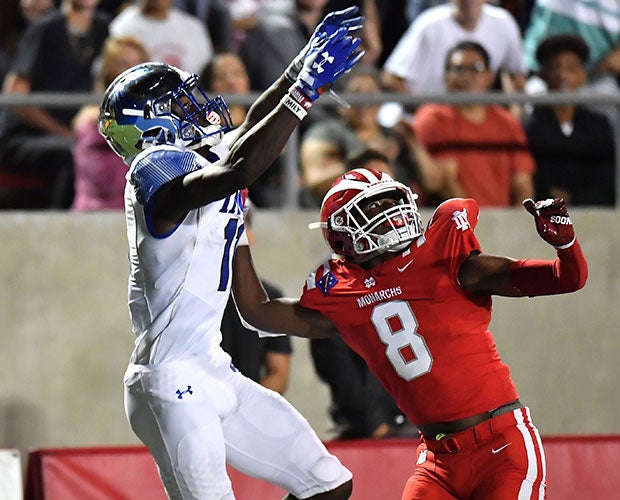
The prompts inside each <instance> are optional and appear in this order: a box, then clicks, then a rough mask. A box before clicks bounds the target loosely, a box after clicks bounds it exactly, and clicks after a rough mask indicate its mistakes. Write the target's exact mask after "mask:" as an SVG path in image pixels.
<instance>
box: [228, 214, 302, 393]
mask: <svg viewBox="0 0 620 500" xmlns="http://www.w3.org/2000/svg"><path fill="white" fill-rule="evenodd" d="M247 203H248V202H246V207H248V212H247V214H246V216H245V223H244V224H245V231H246V234H247V237H248V242H249V244H250V246H252V245H254V243H255V241H256V235H255V234H254V231H253V230H252V217H253V216H254V215H253V211H254V209H253V208H252V205H251V204H250V205H249V206H248V204H247ZM262 283H263V287H264V288H265V290H266V291H267V294H268V295H269V298H271V299H275V298H278V297H282V296H283V294H282V292H281V291H280V290H279V289H278V288H276V287H275V286H273V285H271V284H270V283H267V282H265V281H264V280H263V281H262ZM221 346H222V349H224V350H225V351H226V352H227V353H228V354H230V356H231V357H232V362H233V365H235V367H236V368H237V369H238V370H239V371H240V372H241V373H243V374H244V375H245V376H246V377H249V378H251V379H252V380H254V381H255V382H258V383H259V384H261V385H262V386H264V387H267V388H268V389H272V390H274V391H276V392H279V393H280V394H284V392H285V391H286V388H287V387H288V384H289V377H290V371H291V355H292V353H293V348H292V346H291V339H290V337H289V336H288V335H282V336H267V337H260V336H259V335H257V332H256V331H255V330H250V329H248V328H246V327H245V326H244V325H243V323H242V321H241V319H240V318H239V313H238V312H237V308H236V306H235V303H234V300H233V297H232V295H231V296H230V299H229V300H228V304H227V305H226V310H225V311H224V317H223V318H222V342H221Z"/></svg>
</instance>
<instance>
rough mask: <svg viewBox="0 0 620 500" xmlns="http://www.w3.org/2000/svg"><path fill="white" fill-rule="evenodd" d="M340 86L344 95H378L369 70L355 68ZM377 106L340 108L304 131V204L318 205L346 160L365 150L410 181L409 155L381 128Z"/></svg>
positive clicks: (373, 72) (372, 70) (376, 80)
mask: <svg viewBox="0 0 620 500" xmlns="http://www.w3.org/2000/svg"><path fill="white" fill-rule="evenodd" d="M341 82H342V90H343V91H344V92H345V93H351V94H371V95H372V94H379V93H381V86H380V83H379V75H378V72H377V70H376V69H375V68H374V67H372V66H368V65H365V66H360V67H358V68H356V69H355V70H354V71H352V72H351V73H350V74H349V75H345V76H344V77H343V78H342V80H341ZM379 106H380V105H379V104H368V105H354V106H351V107H349V108H345V107H343V106H339V107H338V114H339V117H335V118H329V119H325V120H322V121H320V122H318V123H315V124H313V125H312V126H311V127H309V128H308V129H307V130H306V132H305V133H304V136H303V139H302V142H301V148H300V163H301V171H302V176H303V181H304V185H305V187H306V188H307V190H308V191H309V194H310V196H309V198H310V199H309V200H306V202H305V204H307V205H314V206H318V205H320V203H321V201H322V200H323V196H324V195H325V193H326V192H327V190H328V189H329V187H330V186H331V184H332V182H333V181H334V179H336V177H338V176H339V175H342V174H343V173H344V172H345V169H346V168H347V167H346V162H347V160H348V159H349V158H350V157H351V156H353V155H355V154H357V153H359V152H360V151H362V150H363V149H364V148H372V149H376V150H378V151H381V152H382V153H384V154H385V155H386V156H387V157H388V159H389V161H390V162H393V163H394V166H395V170H396V172H397V174H396V177H397V178H398V179H399V180H401V181H403V182H404V181H406V182H409V181H410V178H411V177H412V172H413V171H414V167H413V163H412V161H411V159H410V156H409V151H408V150H407V149H406V148H405V147H404V145H403V143H402V142H401V141H400V140H399V138H398V136H397V135H396V134H395V133H394V132H393V131H392V130H390V129H386V128H383V127H381V125H380V124H379V122H378V112H379Z"/></svg>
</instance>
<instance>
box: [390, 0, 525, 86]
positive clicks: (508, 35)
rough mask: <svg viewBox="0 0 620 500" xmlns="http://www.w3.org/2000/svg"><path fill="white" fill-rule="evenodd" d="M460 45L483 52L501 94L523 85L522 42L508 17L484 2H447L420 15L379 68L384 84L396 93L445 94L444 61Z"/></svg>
mask: <svg viewBox="0 0 620 500" xmlns="http://www.w3.org/2000/svg"><path fill="white" fill-rule="evenodd" d="M463 40H472V41H476V42H478V43H480V44H481V45H482V46H484V47H487V48H488V51H489V55H490V59H491V68H490V69H491V71H493V72H494V73H498V72H499V73H500V79H501V86H502V88H503V89H504V90H505V91H511V90H522V89H523V86H524V84H525V63H524V60H523V55H522V54H523V41H522V38H521V34H520V31H519V26H518V25H517V22H516V21H515V19H514V18H513V17H512V15H511V14H510V12H508V11H507V10H506V9H503V8H501V7H496V6H494V5H490V4H488V3H486V2H485V0H452V1H451V2H449V3H446V4H444V5H437V6H436V7H431V8H429V9H427V10H425V11H424V12H422V13H421V14H420V15H419V16H418V17H417V18H416V19H415V20H414V21H413V22H412V23H411V25H410V26H409V28H408V29H407V31H406V32H405V34H404V35H403V36H402V38H401V39H400V41H399V42H398V44H397V45H396V47H395V48H394V50H393V51H392V53H391V54H390V56H389V57H388V58H387V60H386V62H385V65H384V66H383V78H382V80H383V84H384V85H385V86H386V87H387V88H388V89H390V90H393V91H396V92H410V93H423V92H445V91H446V87H445V82H444V61H445V59H446V54H447V53H448V50H449V49H450V48H451V47H453V46H455V45H456V44H457V43H459V42H461V41H463Z"/></svg>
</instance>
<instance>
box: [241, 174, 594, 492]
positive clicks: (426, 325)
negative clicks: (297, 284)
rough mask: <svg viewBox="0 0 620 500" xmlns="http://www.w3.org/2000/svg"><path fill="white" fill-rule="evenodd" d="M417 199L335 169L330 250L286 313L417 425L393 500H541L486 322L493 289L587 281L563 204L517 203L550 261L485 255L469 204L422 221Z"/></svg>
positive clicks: (534, 459)
mask: <svg viewBox="0 0 620 500" xmlns="http://www.w3.org/2000/svg"><path fill="white" fill-rule="evenodd" d="M415 198H416V196H415V195H414V194H413V193H412V192H411V190H410V189H409V188H408V187H407V186H405V185H404V184H402V183H400V182H397V181H394V180H393V179H392V178H391V177H389V176H388V175H387V174H384V173H381V172H378V171H374V170H368V169H355V170H352V171H349V172H347V173H345V174H343V175H342V176H341V177H339V178H338V179H337V180H336V181H335V182H334V184H333V185H332V188H331V189H330V191H329V192H328V193H327V194H326V196H325V198H324V200H323V204H322V207H321V222H320V223H319V224H318V225H319V226H320V227H321V228H322V230H323V234H324V237H325V239H326V241H327V243H328V245H329V247H330V248H331V250H332V251H333V252H334V253H335V254H337V258H333V259H330V260H329V261H327V262H325V263H324V264H323V265H322V266H321V267H319V269H317V271H316V272H315V273H313V274H311V275H310V277H309V278H308V280H307V281H306V284H305V286H304V289H303V293H302V296H301V298H300V300H299V303H294V306H293V308H292V309H293V310H294V311H295V317H296V319H300V318H301V319H303V321H307V322H308V323H309V324H313V325H315V326H316V328H315V329H310V328H308V331H307V332H306V333H305V334H303V335H305V336H313V335H319V334H320V332H321V329H320V327H319V326H317V325H320V324H321V322H323V324H322V326H321V327H322V328H324V330H323V333H325V332H326V331H327V329H328V326H327V325H331V326H333V327H335V328H336V329H337V330H338V331H339V334H340V335H341V336H342V338H343V339H344V341H345V342H346V343H347V344H348V345H349V346H350V347H351V348H352V349H354V350H355V351H356V352H357V353H358V354H360V355H361V356H362V357H363V358H364V359H365V361H366V363H367V364H368V366H369V367H370V369H371V370H372V371H373V372H374V373H375V375H376V376H377V377H378V378H379V379H380V380H381V381H382V383H383V384H384V385H385V387H386V389H387V390H388V392H390V394H391V395H392V396H393V397H394V399H395V400H396V402H397V404H398V405H399V407H400V408H401V410H403V412H404V413H405V414H406V415H407V416H408V417H409V419H410V420H411V421H412V422H413V423H415V424H416V425H417V426H418V428H419V429H420V431H421V442H420V446H419V448H418V459H417V465H416V468H415V471H414V473H413V475H412V476H411V478H410V479H409V481H408V482H407V485H406V487H405V491H404V493H403V499H407V500H411V499H422V498H424V499H441V500H443V499H470V498H472V499H473V498H476V499H483V498H484V499H493V500H497V499H500V500H504V499H505V500H508V499H511V500H513V499H514V500H516V499H526V498H537V499H538V498H544V495H545V456H544V451H543V448H542V443H541V439H540V436H539V433H538V431H537V429H536V427H535V426H534V424H533V423H532V419H531V416H530V411H529V409H528V408H527V407H526V406H524V405H523V404H522V403H521V402H520V401H519V395H518V393H517V390H516V388H515V385H514V383H513V381H512V379H511V377H510V373H509V368H508V366H506V365H505V364H504V363H503V362H502V360H501V358H500V356H499V354H498V352H497V350H496V347H495V342H494V340H493V336H492V335H491V332H490V331H489V323H490V321H491V296H492V295H502V296H509V297H525V296H530V297H533V296H538V295H552V294H561V293H568V292H573V291H576V290H579V289H580V288H582V287H583V286H584V285H585V282H586V278H587V263H586V260H585V257H584V255H583V253H582V251H581V248H580V246H579V242H578V241H577V240H576V238H575V234H574V230H573V225H572V222H571V219H570V217H569V215H568V212H567V210H566V207H565V204H564V201H563V200H562V199H553V200H551V199H550V200H544V201H538V202H534V201H533V200H530V199H528V200H525V201H524V203H523V204H524V206H525V208H526V209H527V210H528V211H529V212H530V213H531V214H532V215H533V216H534V219H535V223H536V228H537V231H538V233H539V234H540V236H541V237H542V238H543V239H544V240H545V241H546V242H547V243H549V244H551V245H553V246H554V247H555V248H556V252H557V258H556V259H555V260H533V259H523V260H515V259H512V258H509V257H502V256H496V255H490V254H485V253H483V252H482V250H481V247H480V244H479V242H478V240H477V238H476V236H475V234H474V229H475V227H476V224H477V222H478V215H479V210H478V204H477V203H476V201H474V200H472V199H460V198H459V199H450V200H447V201H445V202H444V203H442V204H441V205H440V206H439V207H438V208H437V209H436V210H435V212H434V214H433V216H432V218H431V220H430V221H429V223H428V225H427V226H426V228H425V229H423V226H422V222H421V220H420V216H419V212H418V209H417V206H416V203H415ZM237 264H238V262H237ZM240 271H241V269H240V267H239V266H237V269H236V272H235V274H236V275H237V276H246V277H247V276H248V275H247V274H243V275H242V273H241V272H240ZM244 281H245V280H244ZM245 283H246V286H247V281H245ZM243 306H244V305H243V304H242V308H243ZM283 311H284V309H282V311H281V312H283ZM317 311H318V312H319V313H320V315H316V314H315V313H316V312H317ZM252 313H253V311H252V310H251V308H250V310H245V311H243V310H242V314H243V315H244V317H245V318H246V320H248V321H249V322H250V323H252V324H254V326H257V327H261V328H263V329H273V325H270V324H269V323H270V322H271V321H273V320H264V321H262V324H255V323H261V320H260V318H258V317H257V316H256V315H253V314H252ZM290 316H292V315H290ZM271 317H272V318H273V316H271ZM289 319H291V317H288V318H283V317H282V316H281V317H280V319H279V321H282V322H286V321H288V320H289ZM291 322H292V321H291ZM290 331H293V332H295V334H297V335H299V332H300V328H298V327H296V328H291V330H290ZM490 471H492V473H489V472H490Z"/></svg>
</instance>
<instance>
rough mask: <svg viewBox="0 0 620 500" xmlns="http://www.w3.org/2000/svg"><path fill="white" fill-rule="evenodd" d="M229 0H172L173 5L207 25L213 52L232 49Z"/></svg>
mask: <svg viewBox="0 0 620 500" xmlns="http://www.w3.org/2000/svg"><path fill="white" fill-rule="evenodd" d="M232 3H233V2H232V1H231V0H174V6H175V7H177V8H179V9H181V10H183V11H185V12H187V13H188V14H191V15H192V16H196V17H197V18H198V19H200V20H201V21H202V22H203V23H204V25H205V26H206V27H207V31H208V32H209V37H210V38H211V43H212V44H213V51H214V52H222V51H225V50H232V49H233V47H234V45H233V20H232V17H231V8H232V7H231V5H230V4H232Z"/></svg>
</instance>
